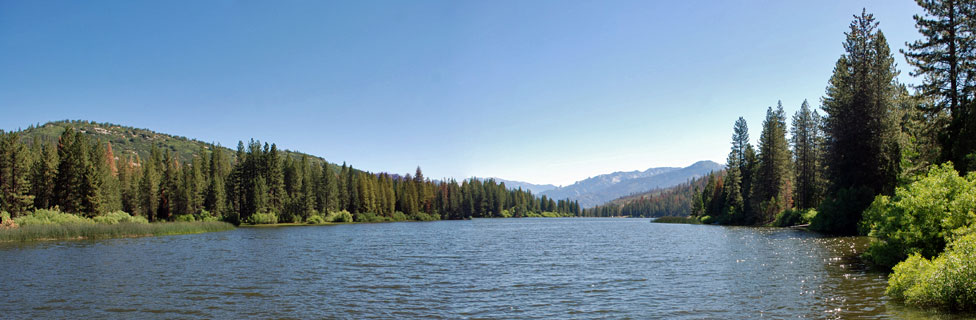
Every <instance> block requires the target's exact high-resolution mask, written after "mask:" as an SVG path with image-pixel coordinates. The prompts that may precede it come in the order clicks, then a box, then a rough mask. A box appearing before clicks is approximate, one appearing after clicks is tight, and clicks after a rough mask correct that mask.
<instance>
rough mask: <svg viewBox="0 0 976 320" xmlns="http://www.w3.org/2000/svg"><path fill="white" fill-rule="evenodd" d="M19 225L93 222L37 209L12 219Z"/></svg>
mask: <svg viewBox="0 0 976 320" xmlns="http://www.w3.org/2000/svg"><path fill="white" fill-rule="evenodd" d="M13 220H14V222H16V223H17V224H18V225H20V226H22V227H23V226H30V225H45V224H81V223H86V224H87V223H95V222H94V221H92V220H91V219H89V218H85V217H82V216H79V215H74V214H70V213H64V212H61V211H57V210H48V209H38V210H36V211H34V212H31V213H28V214H27V215H24V216H20V217H16V218H14V219H13Z"/></svg>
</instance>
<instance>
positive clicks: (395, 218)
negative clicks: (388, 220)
mask: <svg viewBox="0 0 976 320" xmlns="http://www.w3.org/2000/svg"><path fill="white" fill-rule="evenodd" d="M407 220H410V218H408V217H407V215H406V214H403V212H400V211H397V212H394V213H393V221H407Z"/></svg>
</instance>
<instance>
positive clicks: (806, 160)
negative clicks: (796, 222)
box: [790, 100, 823, 209]
mask: <svg viewBox="0 0 976 320" xmlns="http://www.w3.org/2000/svg"><path fill="white" fill-rule="evenodd" d="M792 132H793V136H792V138H791V139H790V142H791V143H792V144H793V161H794V166H793V168H794V179H795V181H796V184H795V185H796V190H795V193H796V195H795V196H794V199H795V205H796V207H797V208H804V209H806V208H815V207H817V206H818V205H820V199H821V197H822V194H821V192H820V189H821V186H822V185H823V181H821V180H822V179H821V178H820V172H821V171H822V166H821V163H820V158H821V157H820V155H819V154H818V153H819V152H818V151H819V150H820V145H819V144H820V141H821V138H820V136H821V133H820V115H819V114H817V113H816V111H811V110H810V104H809V103H807V101H806V100H803V104H802V105H800V110H799V111H797V112H796V114H795V115H793V128H792Z"/></svg>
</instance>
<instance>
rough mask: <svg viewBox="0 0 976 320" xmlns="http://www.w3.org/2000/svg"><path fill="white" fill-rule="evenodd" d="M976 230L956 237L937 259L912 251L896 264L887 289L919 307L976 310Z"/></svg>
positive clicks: (899, 299) (898, 299) (887, 291)
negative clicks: (907, 256) (906, 258)
mask: <svg viewBox="0 0 976 320" xmlns="http://www.w3.org/2000/svg"><path fill="white" fill-rule="evenodd" d="M974 279H976V234H972V233H971V234H968V235H966V236H963V237H961V238H958V239H956V240H954V241H952V242H951V243H950V244H949V247H948V249H946V251H945V252H944V253H942V254H940V255H939V256H938V257H936V258H935V259H934V260H931V261H929V260H928V259H926V258H925V257H922V255H920V254H918V253H915V254H912V255H911V256H910V257H909V258H908V260H905V261H904V262H901V263H899V264H898V265H896V266H895V267H894V273H892V275H891V277H890V278H889V279H888V289H887V290H886V291H885V293H886V294H887V295H888V296H890V297H891V298H893V299H895V300H897V301H902V302H904V303H906V304H909V305H913V306H917V307H928V308H931V307H937V308H947V309H951V310H976V281H974Z"/></svg>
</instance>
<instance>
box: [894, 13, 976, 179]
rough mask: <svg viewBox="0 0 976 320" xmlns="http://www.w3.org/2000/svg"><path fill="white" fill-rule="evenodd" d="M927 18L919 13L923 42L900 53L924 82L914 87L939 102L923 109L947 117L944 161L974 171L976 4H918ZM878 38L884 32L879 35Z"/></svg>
mask: <svg viewBox="0 0 976 320" xmlns="http://www.w3.org/2000/svg"><path fill="white" fill-rule="evenodd" d="M916 2H917V3H918V5H919V6H920V7H922V9H923V10H925V14H923V15H920V14H916V15H915V16H914V18H915V26H916V27H917V28H918V31H919V33H921V34H922V37H923V38H922V39H921V40H916V41H914V42H910V43H906V45H907V46H908V50H902V53H903V54H904V55H905V59H906V60H907V61H908V64H910V65H912V66H913V67H915V71H914V72H912V73H911V74H912V76H915V77H922V80H923V81H922V84H920V85H918V86H917V87H916V88H917V89H918V90H919V93H920V94H922V95H925V96H930V97H936V100H935V103H934V104H933V105H931V106H928V107H927V108H925V110H926V111H928V112H929V113H930V117H932V116H931V115H938V114H943V113H946V114H947V115H948V124H939V126H940V127H943V126H944V129H942V130H940V131H941V132H942V134H941V137H940V141H941V145H942V156H941V158H942V160H951V161H953V163H954V164H955V166H956V169H957V170H958V171H960V172H966V171H969V170H973V169H974V168H976V155H974V156H973V157H972V158H970V157H968V155H971V154H974V152H976V101H974V99H973V95H974V94H976V71H974V70H976V68H974V67H976V34H974V33H973V30H974V28H976V3H974V2H973V1H966V0H916ZM879 33H880V32H879Z"/></svg>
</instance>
